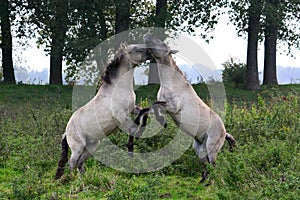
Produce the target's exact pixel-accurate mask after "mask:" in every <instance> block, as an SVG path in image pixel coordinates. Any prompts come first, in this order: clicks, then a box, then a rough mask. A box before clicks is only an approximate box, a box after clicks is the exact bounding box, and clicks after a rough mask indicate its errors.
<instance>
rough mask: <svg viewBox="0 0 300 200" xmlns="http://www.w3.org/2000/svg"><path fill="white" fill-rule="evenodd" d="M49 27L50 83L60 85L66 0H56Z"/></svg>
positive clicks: (65, 28)
mask: <svg viewBox="0 0 300 200" xmlns="http://www.w3.org/2000/svg"><path fill="white" fill-rule="evenodd" d="M54 20H55V22H54V25H53V26H52V28H51V31H52V33H51V53H50V80H49V83H50V84H59V85H62V83H63V81H62V62H63V55H64V53H63V48H64V44H65V37H66V31H67V1H58V2H57V5H56V8H55V19H54Z"/></svg>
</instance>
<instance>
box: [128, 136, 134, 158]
mask: <svg viewBox="0 0 300 200" xmlns="http://www.w3.org/2000/svg"><path fill="white" fill-rule="evenodd" d="M133 140H134V136H132V135H129V137H128V143H127V145H126V146H127V149H128V156H130V157H133Z"/></svg>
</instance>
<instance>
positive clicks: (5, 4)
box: [0, 0, 16, 84]
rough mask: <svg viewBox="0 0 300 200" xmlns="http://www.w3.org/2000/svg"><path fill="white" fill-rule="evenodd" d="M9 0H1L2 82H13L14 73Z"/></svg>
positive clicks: (14, 81)
mask: <svg viewBox="0 0 300 200" xmlns="http://www.w3.org/2000/svg"><path fill="white" fill-rule="evenodd" d="M9 5H10V2H9V1H8V0H1V7H0V19H1V49H2V68H3V77H4V83H12V84H15V83H16V80H15V74H14V68H13V59H12V34H11V22H10V6H9Z"/></svg>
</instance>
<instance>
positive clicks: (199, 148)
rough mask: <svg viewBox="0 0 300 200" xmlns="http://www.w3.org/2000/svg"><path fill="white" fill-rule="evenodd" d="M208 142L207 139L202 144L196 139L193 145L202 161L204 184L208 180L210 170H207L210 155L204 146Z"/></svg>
mask: <svg viewBox="0 0 300 200" xmlns="http://www.w3.org/2000/svg"><path fill="white" fill-rule="evenodd" d="M206 140H207V138H206V137H205V138H204V140H203V141H201V143H200V142H198V141H197V140H196V139H195V140H194V143H193V148H194V150H195V152H196V154H197V156H198V158H199V160H200V163H201V166H202V169H203V172H202V175H201V180H200V183H204V182H205V181H206V180H207V177H208V174H209V172H208V169H207V163H208V162H209V158H208V155H207V152H206V148H205V146H204V144H205V143H206Z"/></svg>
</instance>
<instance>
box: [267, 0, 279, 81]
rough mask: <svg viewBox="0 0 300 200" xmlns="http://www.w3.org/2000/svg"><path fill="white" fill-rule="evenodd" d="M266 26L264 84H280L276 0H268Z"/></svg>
mask: <svg viewBox="0 0 300 200" xmlns="http://www.w3.org/2000/svg"><path fill="white" fill-rule="evenodd" d="M267 6H268V8H269V9H268V10H267V12H266V27H265V59H264V80H263V84H264V85H278V82H277V72H276V71H277V70H276V44H277V35H278V29H277V21H278V20H280V19H278V18H277V15H278V14H277V13H276V12H277V9H276V7H277V5H276V1H272V0H268V1H267Z"/></svg>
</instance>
